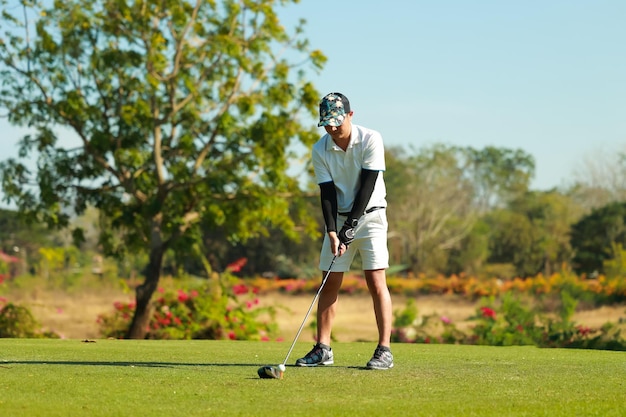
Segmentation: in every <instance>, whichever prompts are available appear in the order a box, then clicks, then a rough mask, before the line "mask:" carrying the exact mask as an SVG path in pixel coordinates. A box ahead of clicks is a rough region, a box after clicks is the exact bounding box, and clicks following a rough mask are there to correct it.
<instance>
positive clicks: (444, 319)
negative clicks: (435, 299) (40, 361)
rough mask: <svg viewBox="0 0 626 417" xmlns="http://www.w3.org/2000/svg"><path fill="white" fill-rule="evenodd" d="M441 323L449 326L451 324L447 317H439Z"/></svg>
mask: <svg viewBox="0 0 626 417" xmlns="http://www.w3.org/2000/svg"><path fill="white" fill-rule="evenodd" d="M441 321H442V322H444V323H445V324H450V323H452V320H450V319H449V318H448V317H446V316H441Z"/></svg>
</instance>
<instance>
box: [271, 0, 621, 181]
mask: <svg viewBox="0 0 626 417" xmlns="http://www.w3.org/2000/svg"><path fill="white" fill-rule="evenodd" d="M299 17H303V18H305V19H306V20H307V26H306V35H307V38H308V39H309V40H310V42H311V44H312V45H311V46H312V47H314V48H316V49H320V50H322V51H323V52H324V54H325V55H326V56H327V57H328V63H327V65H326V66H325V68H324V70H323V72H322V73H321V74H320V75H316V76H314V77H312V79H313V80H314V81H315V85H316V87H317V88H318V90H320V92H321V93H322V94H324V93H327V92H331V91H340V92H342V93H344V94H346V96H348V98H349V99H350V102H351V104H352V108H353V109H354V110H355V116H354V117H355V118H354V121H355V123H359V124H362V125H365V126H368V127H371V128H374V129H376V130H379V131H380V132H381V133H382V134H383V138H384V140H385V142H386V143H387V144H391V145H408V146H413V147H417V148H419V147H422V146H425V145H429V144H432V143H436V142H440V143H447V144H450V145H459V146H471V147H474V148H477V149H482V148H483V147H485V146H497V147H504V148H511V149H518V148H521V149H523V150H525V151H526V152H528V153H529V154H531V155H532V156H533V157H534V158H535V162H536V176H535V179H534V181H533V182H532V184H531V185H532V187H533V188H535V189H550V188H553V187H559V186H565V185H567V184H570V183H571V181H572V180H571V177H572V175H573V174H575V173H576V171H579V170H580V169H581V164H584V160H585V158H586V157H588V156H589V155H593V154H594V153H595V152H596V151H598V150H606V149H609V150H613V151H615V152H618V151H619V152H621V151H623V150H626V46H625V45H626V1H623V0H612V1H609V0H587V1H582V0H439V1H435V0H430V1H425V0H411V1H409V0H406V1H386V2H385V1H374V0H362V1H358V2H357V1H341V2H340V1H330V0H308V1H306V0H305V1H303V2H301V3H300V4H298V5H292V6H290V7H289V8H288V9H287V11H286V12H285V13H283V14H282V18H283V19H284V22H285V24H286V25H288V24H289V22H295V21H296V19H297V18H299Z"/></svg>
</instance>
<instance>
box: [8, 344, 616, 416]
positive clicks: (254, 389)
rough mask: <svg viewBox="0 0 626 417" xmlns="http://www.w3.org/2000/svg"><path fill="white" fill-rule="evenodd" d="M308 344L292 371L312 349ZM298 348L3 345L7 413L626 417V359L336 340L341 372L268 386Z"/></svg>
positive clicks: (298, 376)
mask: <svg viewBox="0 0 626 417" xmlns="http://www.w3.org/2000/svg"><path fill="white" fill-rule="evenodd" d="M310 347H311V346H310V344H309V343H304V342H303V343H299V344H298V345H297V346H296V349H295V350H294V352H293V355H292V358H290V360H289V363H293V362H294V361H295V359H296V358H297V357H299V356H301V355H303V354H304V353H306V352H307V351H308V350H309V349H310ZM288 348H289V343H286V342H283V343H262V342H231V341H120V340H97V341H96V342H95V343H82V342H81V341H78V340H49V339H47V340H39V339H0V415H2V416H18V415H21V416H29V417H30V416H63V417H65V416H90V417H96V416H107V417H110V416H214V415H215V416H218V415H219V416H233V415H237V416H283V415H285V416H351V417H354V416H361V415H371V416H446V417H448V416H498V417H500V416H550V417H555V416H568V417H570V416H603V417H610V416H625V415H626V382H625V381H626V354H624V353H623V352H609V351H591V350H565V349H537V348H534V347H507V348H498V347H482V346H481V347H478V346H453V345H410V344H397V345H394V346H393V351H394V355H395V363H396V367H395V368H394V369H391V370H389V371H367V370H364V369H363V368H362V367H363V365H364V364H365V363H366V362H367V360H368V359H369V357H370V355H371V353H372V351H373V348H374V345H373V344H371V343H336V344H335V345H334V351H335V365H334V366H332V367H325V368H296V367H293V366H288V367H287V371H286V372H285V378H284V379H283V380H268V379H260V378H258V376H257V374H256V371H257V368H258V367H259V366H262V365H268V364H269V365H276V364H278V363H281V362H282V360H283V359H284V356H285V354H286V353H287V350H288Z"/></svg>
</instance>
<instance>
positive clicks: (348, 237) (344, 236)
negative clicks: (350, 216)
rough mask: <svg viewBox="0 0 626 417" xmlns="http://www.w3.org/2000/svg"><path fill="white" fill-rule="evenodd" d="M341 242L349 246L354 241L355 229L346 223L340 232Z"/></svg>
mask: <svg viewBox="0 0 626 417" xmlns="http://www.w3.org/2000/svg"><path fill="white" fill-rule="evenodd" d="M338 237H339V241H340V242H341V243H343V244H344V245H346V246H348V245H349V244H350V243H352V241H353V240H354V227H353V226H352V225H351V224H348V222H346V223H344V225H343V227H342V228H341V230H340V231H339V235H338Z"/></svg>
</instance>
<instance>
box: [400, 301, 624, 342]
mask: <svg viewBox="0 0 626 417" xmlns="http://www.w3.org/2000/svg"><path fill="white" fill-rule="evenodd" d="M576 304H577V302H576V300H575V299H574V298H573V297H572V296H571V295H570V294H569V293H567V292H563V293H562V294H561V303H560V309H559V314H558V318H554V317H551V316H548V315H546V314H544V313H543V312H541V311H540V309H539V308H538V307H534V308H533V307H532V306H529V305H525V304H524V303H522V302H521V301H520V299H519V298H518V297H516V296H515V295H513V294H505V295H504V296H503V298H502V300H501V302H500V303H499V306H496V303H495V300H494V299H493V298H492V299H486V300H485V301H484V305H482V306H480V307H479V308H478V309H477V310H476V315H475V316H473V317H472V318H471V319H472V320H473V321H474V322H475V324H474V326H472V327H471V329H470V331H469V333H466V332H463V331H461V330H459V329H457V328H456V326H455V325H454V324H453V323H452V322H451V321H450V320H449V319H448V318H446V317H439V316H438V315H436V314H432V315H429V316H424V317H417V309H416V308H415V305H414V302H413V300H409V302H408V304H407V306H406V307H405V308H404V309H403V310H401V311H400V312H396V313H394V314H395V316H396V320H395V322H394V329H393V332H392V341H394V342H403V343H455V344H475V345H489V346H524V345H534V346H537V347H559V348H581V349H606V350H619V351H626V339H624V338H623V337H622V336H621V329H620V327H619V326H617V325H616V324H613V323H607V324H605V325H603V326H602V327H600V328H598V329H592V328H589V327H584V326H580V325H576V323H574V322H572V321H571V317H572V315H573V314H574V312H575V310H576Z"/></svg>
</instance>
